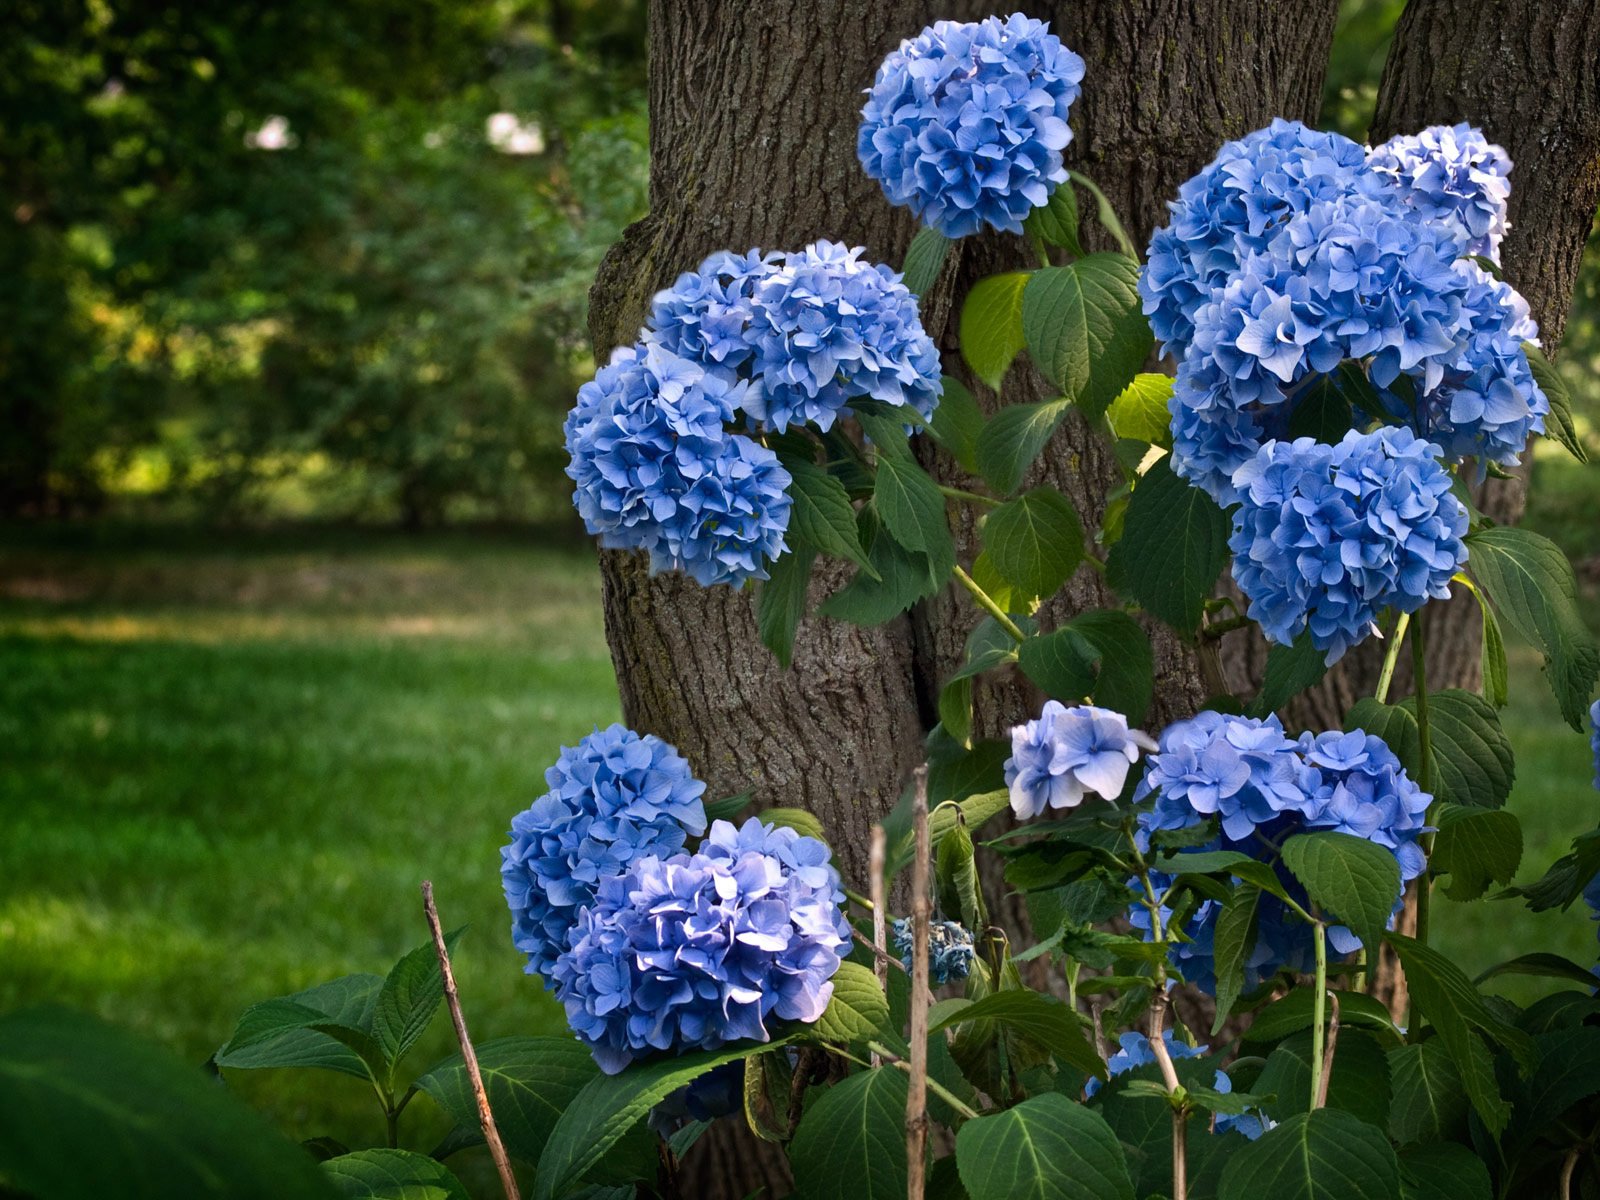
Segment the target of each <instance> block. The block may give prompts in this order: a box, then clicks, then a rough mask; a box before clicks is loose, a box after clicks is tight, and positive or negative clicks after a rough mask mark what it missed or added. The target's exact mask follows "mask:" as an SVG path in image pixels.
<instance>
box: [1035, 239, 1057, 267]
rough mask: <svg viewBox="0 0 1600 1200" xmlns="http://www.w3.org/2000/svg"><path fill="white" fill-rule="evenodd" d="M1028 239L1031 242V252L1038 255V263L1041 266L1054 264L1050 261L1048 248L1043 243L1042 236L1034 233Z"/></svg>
mask: <svg viewBox="0 0 1600 1200" xmlns="http://www.w3.org/2000/svg"><path fill="white" fill-rule="evenodd" d="M1029 240H1030V241H1031V242H1032V243H1033V252H1034V253H1035V254H1037V255H1038V256H1039V265H1040V266H1041V267H1052V266H1054V265H1055V264H1054V263H1052V262H1051V261H1050V250H1049V247H1047V246H1046V245H1045V244H1044V238H1042V237H1040V236H1039V235H1038V234H1037V233H1036V234H1034V235H1033V236H1032V237H1031V238H1030V239H1029Z"/></svg>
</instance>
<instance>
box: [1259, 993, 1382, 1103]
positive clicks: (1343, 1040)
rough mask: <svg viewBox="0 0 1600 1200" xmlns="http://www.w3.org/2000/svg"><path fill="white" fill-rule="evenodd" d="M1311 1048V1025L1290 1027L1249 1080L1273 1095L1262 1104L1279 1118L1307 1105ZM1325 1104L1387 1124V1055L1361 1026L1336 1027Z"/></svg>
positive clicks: (1266, 1094) (1267, 1094)
mask: <svg viewBox="0 0 1600 1200" xmlns="http://www.w3.org/2000/svg"><path fill="white" fill-rule="evenodd" d="M1342 1015H1343V1014H1342V1013H1341V1016H1342ZM1311 1049H1312V1031H1311V1030H1310V1029H1302V1030H1300V1031H1299V1032H1297V1033H1291V1034H1290V1035H1289V1036H1288V1037H1286V1038H1284V1039H1283V1040H1282V1041H1280V1042H1279V1043H1278V1044H1277V1046H1275V1047H1274V1048H1273V1051H1272V1053H1271V1054H1269V1055H1268V1056H1267V1063H1266V1066H1264V1067H1262V1069H1261V1074H1260V1075H1259V1076H1257V1078H1256V1081H1255V1082H1254V1083H1252V1084H1251V1085H1250V1090H1251V1091H1252V1092H1256V1093H1257V1094H1259V1095H1263V1096H1271V1097H1273V1099H1271V1100H1270V1101H1268V1102H1266V1104H1265V1105H1264V1107H1265V1108H1266V1110H1267V1112H1268V1113H1269V1114H1270V1115H1271V1116H1272V1117H1273V1118H1275V1119H1277V1120H1280V1121H1281V1120H1283V1119H1284V1118H1285V1117H1290V1116H1293V1115H1294V1114H1296V1113H1303V1112H1305V1111H1307V1110H1308V1109H1309V1108H1310V1107H1311V1064H1312V1053H1311ZM1328 1107H1329V1108H1335V1109H1338V1110H1339V1111H1341V1112H1347V1113H1349V1114H1350V1115H1351V1116H1354V1117H1359V1118H1360V1119H1361V1120H1363V1121H1365V1122H1366V1123H1367V1124H1369V1125H1373V1126H1376V1127H1377V1128H1379V1129H1382V1128H1384V1127H1385V1126H1386V1125H1387V1124H1388V1121H1389V1110H1390V1108H1391V1103H1390V1085H1389V1060H1388V1058H1387V1056H1386V1055H1385V1054H1384V1051H1383V1048H1382V1047H1381V1046H1379V1045H1378V1043H1377V1042H1376V1041H1375V1040H1373V1038H1372V1037H1371V1035H1369V1034H1367V1033H1365V1032H1364V1031H1362V1030H1359V1029H1345V1028H1342V1027H1341V1028H1340V1030H1339V1039H1338V1041H1337V1042H1335V1043H1334V1055H1333V1072H1332V1074H1330V1075H1329V1076H1328Z"/></svg>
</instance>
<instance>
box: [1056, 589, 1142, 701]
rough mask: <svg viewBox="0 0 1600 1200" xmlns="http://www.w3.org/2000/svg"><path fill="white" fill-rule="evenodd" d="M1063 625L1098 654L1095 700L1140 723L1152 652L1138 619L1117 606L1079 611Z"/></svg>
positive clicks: (1093, 695)
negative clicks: (1080, 637) (1119, 609)
mask: <svg viewBox="0 0 1600 1200" xmlns="http://www.w3.org/2000/svg"><path fill="white" fill-rule="evenodd" d="M1066 627H1067V628H1070V629H1071V630H1073V632H1075V633H1077V634H1079V635H1080V636H1082V637H1083V639H1084V640H1085V641H1087V642H1088V643H1089V644H1090V645H1091V646H1093V647H1094V648H1095V651H1096V654H1097V655H1098V658H1099V666H1098V672H1099V673H1098V675H1097V676H1096V678H1095V683H1094V687H1092V688H1090V689H1089V695H1090V696H1091V697H1092V698H1093V699H1094V701H1095V703H1097V704H1100V705H1102V706H1104V707H1106V708H1110V709H1115V710H1116V711H1117V712H1120V713H1122V714H1123V715H1124V716H1125V717H1127V718H1128V721H1129V722H1130V723H1131V724H1133V725H1138V724H1140V723H1141V722H1142V721H1143V720H1144V718H1145V715H1146V714H1147V713H1148V712H1149V710H1150V701H1151V699H1152V697H1153V694H1154V680H1155V655H1154V652H1153V651H1152V650H1151V649H1150V635H1149V634H1147V633H1145V631H1144V630H1143V629H1142V628H1141V627H1140V625H1139V622H1137V621H1135V620H1134V619H1133V618H1132V617H1130V616H1129V615H1128V614H1127V613H1125V612H1119V611H1117V610H1116V609H1096V610H1094V611H1091V612H1086V613H1080V614H1079V615H1078V616H1076V617H1074V618H1073V619H1072V620H1071V621H1069V622H1067V626H1066Z"/></svg>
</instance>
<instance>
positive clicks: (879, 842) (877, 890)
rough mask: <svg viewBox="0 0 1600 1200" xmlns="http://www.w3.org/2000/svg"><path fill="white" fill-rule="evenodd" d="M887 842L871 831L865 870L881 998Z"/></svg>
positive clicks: (885, 970) (885, 963)
mask: <svg viewBox="0 0 1600 1200" xmlns="http://www.w3.org/2000/svg"><path fill="white" fill-rule="evenodd" d="M886 843H887V839H886V838H885V837H884V833H883V826H882V825H874V826H873V827H872V852H871V857H870V858H869V859H868V864H867V870H868V871H870V872H871V880H870V884H871V886H870V889H869V890H870V891H871V893H872V954H873V964H872V966H873V970H875V971H876V972H877V975H878V986H879V987H881V988H882V989H883V994H884V995H885V996H887V995H888V994H889V928H888V925H889V915H888V912H887V909H888V907H889V905H888V901H887V898H886V897H885V896H884V894H883V893H884V886H883V869H884V860H885V859H886V858H888V848H887V844H886ZM878 1063H879V1060H878V1056H877V1055H876V1054H874V1055H873V1056H872V1065H873V1066H875V1067H876V1066H877V1065H878Z"/></svg>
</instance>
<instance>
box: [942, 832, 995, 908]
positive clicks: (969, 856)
mask: <svg viewBox="0 0 1600 1200" xmlns="http://www.w3.org/2000/svg"><path fill="white" fill-rule="evenodd" d="M935 866H936V868H937V870H936V872H935V874H936V876H937V879H938V886H939V907H940V908H941V909H943V910H944V914H945V916H946V917H949V918H951V919H953V920H957V921H960V922H961V924H963V925H965V926H966V927H967V928H968V929H983V928H985V927H986V926H987V925H988V924H989V910H988V908H987V906H985V904H984V902H983V885H982V884H981V883H980V882H979V880H978V864H977V861H976V858H975V856H974V851H973V845H972V835H971V834H970V833H968V832H967V827H966V826H965V825H963V824H961V823H960V822H959V821H958V822H956V824H955V825H954V827H952V828H951V829H950V831H949V832H948V833H946V834H945V835H944V837H942V838H940V839H939V844H938V847H937V848H936V851H935Z"/></svg>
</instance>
